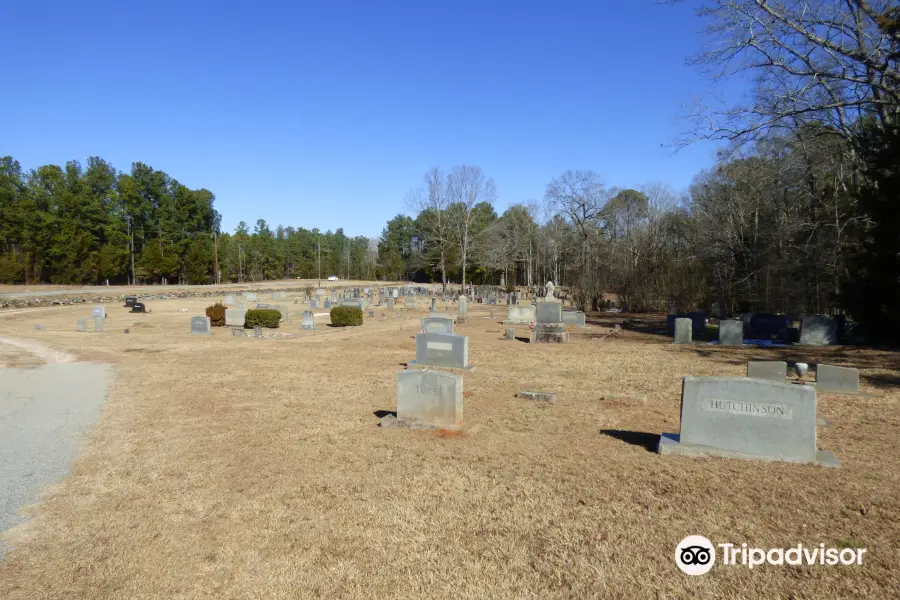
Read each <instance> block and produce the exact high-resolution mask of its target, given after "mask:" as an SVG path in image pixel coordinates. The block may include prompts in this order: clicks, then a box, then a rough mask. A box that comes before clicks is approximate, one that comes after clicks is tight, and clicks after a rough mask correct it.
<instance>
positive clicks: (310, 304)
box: [309, 298, 319, 308]
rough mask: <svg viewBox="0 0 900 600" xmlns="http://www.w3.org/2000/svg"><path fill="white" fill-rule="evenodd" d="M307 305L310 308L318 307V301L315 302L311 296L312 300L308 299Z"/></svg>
mask: <svg viewBox="0 0 900 600" xmlns="http://www.w3.org/2000/svg"><path fill="white" fill-rule="evenodd" d="M309 307H310V308H318V307H319V303H318V302H316V299H315V298H313V299H312V300H310V301H309Z"/></svg>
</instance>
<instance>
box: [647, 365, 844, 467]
mask: <svg viewBox="0 0 900 600" xmlns="http://www.w3.org/2000/svg"><path fill="white" fill-rule="evenodd" d="M658 450H659V453H660V454H669V453H671V454H681V455H686V456H722V457H728V458H755V459H763V460H783V461H789V462H803V463H819V464H822V465H825V466H838V461H837V459H836V458H835V457H834V455H833V454H831V453H830V452H824V451H817V449H816V391H815V390H814V389H813V388H812V387H810V386H806V385H790V384H786V383H775V382H772V381H763V380H760V379H749V378H743V377H685V378H684V383H683V386H682V392H681V433H680V435H679V434H671V433H664V434H662V436H660V440H659V447H658Z"/></svg>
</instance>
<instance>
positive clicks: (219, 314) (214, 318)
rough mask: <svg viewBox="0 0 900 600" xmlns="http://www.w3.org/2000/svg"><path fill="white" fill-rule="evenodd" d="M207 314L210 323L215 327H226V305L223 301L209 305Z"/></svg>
mask: <svg viewBox="0 0 900 600" xmlns="http://www.w3.org/2000/svg"><path fill="white" fill-rule="evenodd" d="M206 316H207V317H209V324H210V325H212V326H213V327H225V305H224V304H222V303H221V302H216V303H215V304H213V305H212V306H207V307H206Z"/></svg>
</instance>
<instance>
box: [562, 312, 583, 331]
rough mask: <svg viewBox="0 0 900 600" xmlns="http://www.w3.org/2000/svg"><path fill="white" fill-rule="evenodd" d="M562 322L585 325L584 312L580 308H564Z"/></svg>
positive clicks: (577, 325) (576, 325)
mask: <svg viewBox="0 0 900 600" xmlns="http://www.w3.org/2000/svg"><path fill="white" fill-rule="evenodd" d="M562 322H563V323H566V324H568V325H574V326H575V327H585V326H586V323H585V320H584V313H583V312H581V311H580V310H564V311H563V313H562Z"/></svg>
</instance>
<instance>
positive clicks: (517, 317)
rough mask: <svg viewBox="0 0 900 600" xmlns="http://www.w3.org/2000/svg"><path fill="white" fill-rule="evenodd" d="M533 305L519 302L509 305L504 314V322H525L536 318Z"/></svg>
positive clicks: (510, 323)
mask: <svg viewBox="0 0 900 600" xmlns="http://www.w3.org/2000/svg"><path fill="white" fill-rule="evenodd" d="M536 318H537V317H536V313H535V307H534V306H531V305H526V304H521V305H517V306H510V307H509V314H507V316H506V320H505V321H504V323H505V324H509V325H512V324H516V323H518V324H525V325H527V324H528V323H531V322H532V321H534V320H536Z"/></svg>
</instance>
